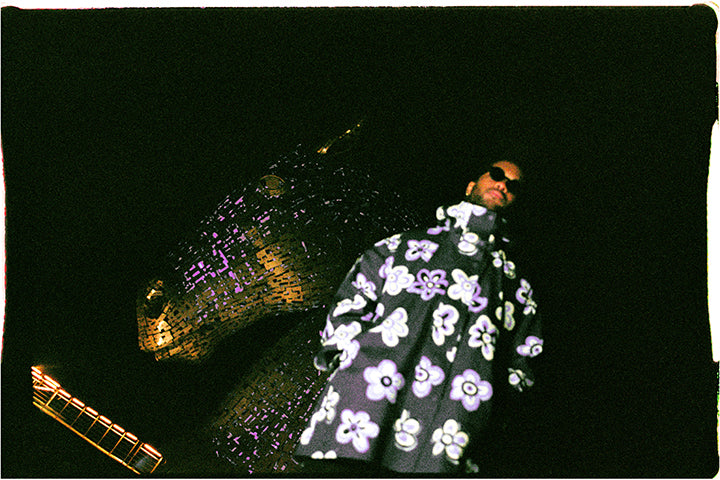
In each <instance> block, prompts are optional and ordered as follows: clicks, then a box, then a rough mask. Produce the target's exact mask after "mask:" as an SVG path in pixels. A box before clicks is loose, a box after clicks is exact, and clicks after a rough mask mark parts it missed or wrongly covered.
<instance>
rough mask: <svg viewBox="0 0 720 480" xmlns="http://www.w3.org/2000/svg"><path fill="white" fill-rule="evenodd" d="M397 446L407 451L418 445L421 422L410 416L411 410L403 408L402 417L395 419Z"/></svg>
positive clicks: (394, 427)
mask: <svg viewBox="0 0 720 480" xmlns="http://www.w3.org/2000/svg"><path fill="white" fill-rule="evenodd" d="M393 429H394V430H395V446H396V447H397V448H399V449H400V450H403V451H405V452H410V451H412V450H414V449H415V447H417V445H418V442H417V434H418V433H420V422H418V421H417V420H416V419H414V418H411V417H410V412H408V411H407V410H405V409H403V411H402V414H401V415H400V418H398V419H397V420H395V425H394V426H393Z"/></svg>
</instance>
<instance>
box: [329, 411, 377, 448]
mask: <svg viewBox="0 0 720 480" xmlns="http://www.w3.org/2000/svg"><path fill="white" fill-rule="evenodd" d="M340 421H341V423H340V426H338V429H337V432H335V440H337V441H338V442H340V443H342V444H343V445H345V444H348V443H350V442H352V446H353V448H354V449H355V450H356V451H358V452H360V453H365V452H367V451H368V450H369V449H370V439H371V438H375V437H377V436H378V434H379V433H380V427H378V425H377V423H375V422H373V421H371V420H370V415H368V413H367V412H364V411H362V410H361V411H359V412H357V413H355V412H353V411H352V410H348V409H345V410H343V411H342V412H341V413H340Z"/></svg>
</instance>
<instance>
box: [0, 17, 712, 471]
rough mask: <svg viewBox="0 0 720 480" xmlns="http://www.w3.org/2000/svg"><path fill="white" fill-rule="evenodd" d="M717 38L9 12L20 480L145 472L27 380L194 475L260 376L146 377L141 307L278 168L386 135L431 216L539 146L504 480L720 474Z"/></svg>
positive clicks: (213, 369) (404, 177)
mask: <svg viewBox="0 0 720 480" xmlns="http://www.w3.org/2000/svg"><path fill="white" fill-rule="evenodd" d="M715 29H716V20H715V16H714V14H713V12H712V10H711V9H710V8H707V7H700V6H697V7H687V8H686V7H682V8H610V9H608V8H588V7H584V8H559V7H554V8H547V7H546V8H487V7H484V8H429V9H423V8H404V9H399V8H383V9H367V8H361V9H339V8H331V9H304V8H301V9H211V8H208V9H200V8H193V9H106V10H79V11H51V10H44V11H41V10H37V11H23V10H19V9H15V8H4V9H3V10H2V46H3V52H2V120H3V122H2V147H3V156H4V169H5V172H4V173H5V186H6V206H7V209H6V215H7V217H6V218H7V222H6V225H7V228H6V232H7V235H6V252H7V288H6V292H7V293H6V319H5V331H4V338H3V357H2V394H3V395H2V475H3V476H5V477H17V476H20V477H27V476H42V477H97V476H101V477H102V476H123V475H132V474H131V473H130V472H129V471H127V470H125V469H123V468H122V467H120V466H116V465H115V464H114V462H112V461H111V460H109V459H107V458H106V457H103V456H102V455H101V454H100V453H98V452H97V451H95V450H94V449H92V447H90V446H89V445H87V444H85V443H84V442H82V440H80V439H77V438H76V437H74V436H73V435H72V434H71V433H69V432H68V431H66V430H65V429H64V428H63V427H62V426H60V425H59V424H57V422H55V421H53V420H52V419H50V418H49V417H46V416H45V415H43V414H42V413H40V412H39V411H38V410H37V409H34V408H33V407H32V405H31V402H30V396H31V388H30V365H42V366H43V368H45V370H46V371H47V372H48V373H49V374H51V375H52V376H53V377H54V378H55V379H56V380H58V381H59V382H60V383H61V384H62V385H63V386H64V387H65V388H66V389H67V390H69V391H70V392H71V393H73V394H74V395H76V396H78V397H80V398H81V399H82V400H83V401H84V402H85V403H87V404H89V405H91V406H93V407H94V408H95V409H96V410H99V411H100V412H101V413H103V414H104V415H106V416H107V417H109V418H111V419H112V420H113V421H115V422H117V423H119V424H121V425H122V426H123V427H125V428H127V429H128V430H130V431H132V432H133V433H135V434H136V435H138V436H140V437H141V439H142V440H144V441H146V442H148V443H151V444H152V445H154V446H155V447H156V448H158V449H159V450H161V451H163V450H164V449H165V450H167V451H182V449H183V448H186V449H187V456H186V458H187V459H192V458H193V456H194V457H195V458H201V457H202V454H198V453H197V450H193V448H195V447H192V446H191V444H192V441H190V440H187V442H186V440H185V439H186V438H188V437H193V435H194V429H196V428H198V425H201V424H202V422H203V419H204V418H206V417H207V416H208V415H209V412H211V411H212V409H213V408H214V406H216V405H217V403H218V402H219V401H220V400H221V399H222V398H223V395H224V394H226V393H227V392H228V391H229V390H230V389H231V388H232V386H233V381H234V379H235V378H236V373H235V370H234V369H236V368H238V364H239V363H238V362H240V363H242V362H243V361H247V357H243V358H242V359H238V355H237V354H236V352H233V350H232V348H231V347H229V350H228V351H229V352H230V353H228V352H225V353H222V352H221V353H220V355H218V356H216V357H215V358H214V359H213V360H211V361H210V362H209V363H208V364H206V365H204V366H202V367H197V366H187V365H178V364H175V363H173V362H171V363H167V364H166V363H157V362H154V360H152V358H151V356H150V358H148V356H147V354H144V353H142V352H140V351H139V349H138V348H137V340H136V335H137V332H136V326H135V312H134V308H135V304H134V302H135V296H136V293H137V290H138V288H139V286H141V285H142V283H143V282H144V281H145V280H146V279H147V278H149V277H150V276H152V274H153V268H154V267H155V266H156V265H157V264H158V262H159V260H158V259H160V258H162V255H164V254H165V252H167V251H168V250H169V249H171V248H172V247H173V246H174V245H175V244H176V243H177V242H178V240H179V239H180V238H181V236H182V234H183V233H185V232H189V231H192V229H193V228H194V227H195V225H197V224H198V222H199V220H200V219H201V218H202V217H203V216H205V215H206V214H209V213H210V212H211V211H212V209H213V208H214V206H215V205H216V204H217V203H218V202H219V201H220V200H222V199H223V198H224V196H225V195H226V194H227V193H229V191H230V190H232V189H233V188H234V187H236V186H237V185H239V184H241V183H242V182H246V181H252V180H254V179H255V178H256V177H257V175H258V174H261V173H262V172H261V169H260V167H259V166H260V165H261V163H262V162H263V161H266V160H267V159H269V158H274V157H276V156H277V155H280V154H283V153H286V152H288V151H290V150H291V149H292V148H294V146H295V145H296V144H298V143H306V142H311V143H312V142H316V141H319V139H325V138H329V137H331V136H333V135H336V134H338V133H340V132H342V131H343V130H345V129H346V128H348V127H349V126H351V125H352V124H353V123H354V122H355V121H357V120H358V119H359V118H362V117H366V118H367V119H368V123H367V129H368V131H369V132H370V133H369V134H368V138H369V139H370V141H371V142H372V147H373V148H372V151H373V152H374V153H375V154H374V155H372V156H369V157H368V159H367V167H368V168H370V169H373V170H375V171H377V175H378V177H379V178H380V177H381V178H383V179H384V180H385V181H388V182H389V183H390V185H391V186H392V188H395V189H397V191H398V192H400V193H401V194H402V195H403V196H404V197H405V198H407V199H408V201H409V202H413V204H415V205H417V208H418V209H419V210H421V211H422V212H427V213H428V214H430V213H431V212H433V211H434V209H435V207H436V206H437V205H439V204H442V203H446V202H447V201H448V199H450V200H455V199H457V198H459V195H460V194H461V193H462V191H463V190H464V186H465V184H466V182H467V181H468V180H471V179H473V178H474V177H475V176H476V173H477V172H474V171H473V166H474V165H476V164H477V163H478V160H479V159H480V158H482V157H483V156H484V155H487V154H492V153H495V152H498V151H503V149H505V148H506V147H512V146H514V145H517V144H522V145H526V146H528V147H529V150H530V151H531V152H532V153H533V155H532V162H531V166H532V173H533V177H534V179H535V182H534V186H533V188H532V189H531V191H530V194H531V198H532V200H531V201H529V202H527V205H526V207H527V208H526V209H525V210H524V214H523V215H522V218H521V220H522V226H523V227H522V229H523V232H524V235H523V238H524V239H525V245H526V249H525V255H524V256H525V257H527V258H526V263H527V266H525V269H526V270H528V269H529V271H530V273H531V276H532V277H533V279H534V281H533V286H534V289H535V292H536V297H537V299H538V302H539V303H540V305H541V308H542V310H543V313H544V318H545V321H546V327H545V329H546V351H545V353H544V356H545V368H544V377H543V378H541V379H539V381H538V386H537V397H538V399H539V400H538V403H537V404H536V406H535V407H534V408H533V411H534V412H535V415H536V420H535V421H534V422H533V423H532V428H528V430H527V432H525V434H526V437H525V438H522V439H520V440H519V443H518V446H516V447H515V450H511V452H512V455H511V456H512V457H513V462H514V463H515V464H516V466H515V467H509V469H508V470H507V471H506V472H505V475H502V476H512V475H513V473H514V472H521V474H522V475H523V476H537V477H546V476H555V477H557V476H560V477H577V476H580V477H613V476H620V477H638V476H639V477H652V476H660V477H672V476H682V477H697V476H705V477H708V476H713V475H714V474H715V473H716V472H717V467H718V458H717V437H716V418H717V417H716V407H717V396H716V388H717V367H718V366H717V363H714V362H713V361H712V356H711V347H710V333H709V323H708V312H707V287H706V285H707V283H706V269H707V248H706V240H707V237H706V208H705V205H706V203H705V202H706V187H707V171H708V160H709V147H710V132H711V127H712V124H713V122H714V120H715V118H716V112H717V104H716V98H717V97H716V92H717V90H716V86H715V52H714V34H715ZM251 356H252V355H251ZM185 445H187V447H184V446H185ZM193 452H195V453H193ZM197 462H200V463H201V460H197ZM200 463H195V464H193V461H191V460H186V465H187V468H188V469H189V470H188V471H187V473H188V474H189V475H191V476H202V474H203V472H202V471H197V470H201V468H200V467H198V469H197V470H193V465H195V466H199V465H200ZM520 465H522V467H520ZM205 473H207V472H205Z"/></svg>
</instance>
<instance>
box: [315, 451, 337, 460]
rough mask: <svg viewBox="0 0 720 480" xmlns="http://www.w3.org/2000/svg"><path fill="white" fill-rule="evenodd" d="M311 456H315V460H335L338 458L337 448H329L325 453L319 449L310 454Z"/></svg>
mask: <svg viewBox="0 0 720 480" xmlns="http://www.w3.org/2000/svg"><path fill="white" fill-rule="evenodd" d="M310 458H313V459H315V460H323V459H325V460H334V459H336V458H337V452H336V451H335V450H328V451H327V452H325V453H323V452H321V451H320V450H318V451H317V452H314V453H313V454H312V455H310Z"/></svg>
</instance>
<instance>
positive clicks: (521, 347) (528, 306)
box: [506, 279, 544, 392]
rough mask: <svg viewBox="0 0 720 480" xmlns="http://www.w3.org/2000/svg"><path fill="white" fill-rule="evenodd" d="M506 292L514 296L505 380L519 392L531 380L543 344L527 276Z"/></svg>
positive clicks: (529, 385)
mask: <svg viewBox="0 0 720 480" xmlns="http://www.w3.org/2000/svg"><path fill="white" fill-rule="evenodd" d="M508 294H512V295H513V296H514V298H512V299H511V301H512V303H513V304H514V307H513V310H514V313H515V317H516V322H515V328H514V329H513V330H512V331H510V332H509V333H510V334H511V335H510V337H511V339H510V342H508V347H509V349H510V351H509V352H507V355H508V356H507V358H508V362H507V381H508V383H509V384H510V386H511V387H512V389H513V390H515V391H516V392H523V391H526V390H527V389H529V388H530V387H532V386H533V385H534V384H535V372H536V363H537V357H538V355H540V354H541V353H542V351H543V344H544V340H543V333H542V322H541V318H540V314H539V313H538V311H537V303H536V302H535V300H534V299H533V291H532V287H531V286H530V283H529V282H528V281H527V280H525V279H520V281H519V283H515V284H514V287H513V288H512V289H511V290H510V291H508V292H506V295H508ZM507 300H510V299H506V301H507ZM506 308H507V304H506Z"/></svg>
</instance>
